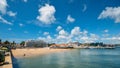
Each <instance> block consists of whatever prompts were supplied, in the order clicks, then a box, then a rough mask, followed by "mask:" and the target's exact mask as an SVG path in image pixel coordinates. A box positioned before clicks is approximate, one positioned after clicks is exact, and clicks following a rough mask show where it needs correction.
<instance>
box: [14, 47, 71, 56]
mask: <svg viewBox="0 0 120 68" xmlns="http://www.w3.org/2000/svg"><path fill="white" fill-rule="evenodd" d="M67 50H69V49H50V48H23V49H15V50H12V54H13V56H14V57H15V58H23V57H33V56H39V55H45V54H50V53H57V52H64V51H67Z"/></svg>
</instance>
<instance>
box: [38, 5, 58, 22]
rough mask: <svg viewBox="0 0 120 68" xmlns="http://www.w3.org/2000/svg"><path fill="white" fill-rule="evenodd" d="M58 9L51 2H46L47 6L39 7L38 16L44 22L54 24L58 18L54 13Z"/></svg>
mask: <svg viewBox="0 0 120 68" xmlns="http://www.w3.org/2000/svg"><path fill="white" fill-rule="evenodd" d="M55 12H56V10H55V7H54V6H52V5H49V4H45V6H42V7H41V8H40V9H39V14H40V15H39V16H37V19H38V20H39V21H41V22H42V23H44V24H52V23H54V21H55V20H56V18H55V16H54V14H55Z"/></svg>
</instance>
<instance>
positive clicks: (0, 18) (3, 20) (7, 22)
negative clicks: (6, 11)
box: [0, 16, 12, 25]
mask: <svg viewBox="0 0 120 68" xmlns="http://www.w3.org/2000/svg"><path fill="white" fill-rule="evenodd" d="M0 22H1V23H4V24H9V25H12V23H11V22H9V21H7V20H5V19H4V18H3V17H1V16H0Z"/></svg>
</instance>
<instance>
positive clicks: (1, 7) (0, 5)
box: [0, 0, 8, 14]
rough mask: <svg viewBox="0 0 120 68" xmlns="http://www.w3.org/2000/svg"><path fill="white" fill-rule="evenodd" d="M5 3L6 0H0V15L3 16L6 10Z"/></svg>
mask: <svg viewBox="0 0 120 68" xmlns="http://www.w3.org/2000/svg"><path fill="white" fill-rule="evenodd" d="M7 6H8V5H7V1H6V0H0V13H2V14H5V13H6V10H7Z"/></svg>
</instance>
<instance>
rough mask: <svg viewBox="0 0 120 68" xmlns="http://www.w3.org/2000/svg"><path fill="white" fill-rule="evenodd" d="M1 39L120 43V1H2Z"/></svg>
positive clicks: (0, 11) (0, 14)
mask: <svg viewBox="0 0 120 68" xmlns="http://www.w3.org/2000/svg"><path fill="white" fill-rule="evenodd" d="M0 38H1V39H2V40H10V41H16V42H20V41H22V40H30V39H35V40H37V39H42V40H45V41H47V42H55V43H67V42H71V41H79V42H82V43H86V42H104V43H120V0H99V1H98V0H1V1H0Z"/></svg>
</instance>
